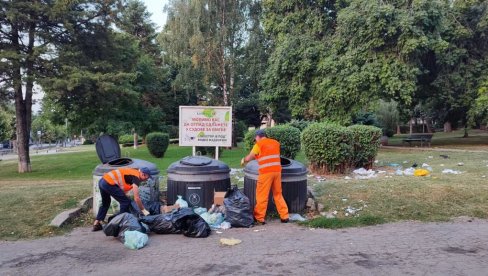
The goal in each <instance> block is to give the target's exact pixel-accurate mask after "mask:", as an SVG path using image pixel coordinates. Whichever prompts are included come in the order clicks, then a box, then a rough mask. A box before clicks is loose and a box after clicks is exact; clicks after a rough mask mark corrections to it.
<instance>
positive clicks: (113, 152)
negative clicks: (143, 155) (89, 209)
mask: <svg viewBox="0 0 488 276" xmlns="http://www.w3.org/2000/svg"><path fill="white" fill-rule="evenodd" d="M95 146H96V150H97V154H98V157H99V158H100V161H102V164H100V165H98V166H97V167H95V169H94V170H93V213H94V214H95V215H96V214H97V212H98V208H99V207H100V206H101V205H102V198H101V197H100V190H99V188H98V181H99V180H100V178H102V176H103V175H104V174H105V173H107V172H109V171H111V170H115V169H119V168H135V169H139V168H142V167H147V168H148V169H149V170H150V171H151V178H149V179H148V180H147V181H145V182H144V183H142V184H141V185H140V186H139V195H140V197H141V199H142V200H144V201H156V202H159V181H160V176H159V170H158V168H157V167H156V165H155V164H154V163H151V162H148V161H145V160H141V159H132V158H125V157H121V154H120V146H119V143H118V142H117V140H116V139H115V138H113V137H112V136H110V135H102V136H100V137H99V138H98V139H97V143H96V145H95ZM111 205H112V206H111V207H112V210H110V213H115V212H116V211H117V210H118V208H119V204H118V202H117V201H116V200H115V199H112V203H111Z"/></svg>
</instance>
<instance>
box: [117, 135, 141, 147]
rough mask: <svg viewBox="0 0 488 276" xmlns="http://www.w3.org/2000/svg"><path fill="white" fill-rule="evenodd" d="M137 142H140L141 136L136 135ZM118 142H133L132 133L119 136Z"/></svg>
mask: <svg viewBox="0 0 488 276" xmlns="http://www.w3.org/2000/svg"><path fill="white" fill-rule="evenodd" d="M137 142H138V143H139V144H140V143H142V138H141V137H137ZM119 144H131V145H132V144H134V135H133V134H124V135H121V136H120V137H119Z"/></svg>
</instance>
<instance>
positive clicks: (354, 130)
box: [347, 125, 381, 168]
mask: <svg viewBox="0 0 488 276" xmlns="http://www.w3.org/2000/svg"><path fill="white" fill-rule="evenodd" d="M347 129H348V130H349V131H350V132H351V136H352V140H351V142H352V147H353V153H352V159H351V165H352V166H354V168H362V167H365V168H371V167H372V166H373V162H374V159H375V157H376V155H377V154H378V149H379V147H380V137H381V129H380V128H377V127H375V126H365V125H352V126H349V127H348V128H347Z"/></svg>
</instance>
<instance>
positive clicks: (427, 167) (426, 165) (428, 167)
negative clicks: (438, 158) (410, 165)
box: [422, 163, 432, 172]
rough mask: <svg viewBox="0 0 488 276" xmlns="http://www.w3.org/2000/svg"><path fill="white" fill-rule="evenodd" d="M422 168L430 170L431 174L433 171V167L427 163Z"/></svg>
mask: <svg viewBox="0 0 488 276" xmlns="http://www.w3.org/2000/svg"><path fill="white" fill-rule="evenodd" d="M422 168H425V169H426V170H428V171H429V172H431V171H432V167H431V166H430V165H429V164H427V163H423V164H422Z"/></svg>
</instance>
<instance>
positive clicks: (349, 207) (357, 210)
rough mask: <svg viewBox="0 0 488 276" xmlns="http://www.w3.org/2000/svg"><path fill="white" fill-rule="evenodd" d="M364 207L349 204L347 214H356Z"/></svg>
mask: <svg viewBox="0 0 488 276" xmlns="http://www.w3.org/2000/svg"><path fill="white" fill-rule="evenodd" d="M362 209H363V208H354V207H351V206H347V208H346V209H344V210H345V211H346V214H345V215H346V216H347V215H348V214H351V215H354V214H356V213H357V212H359V211H361V210H362Z"/></svg>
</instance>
